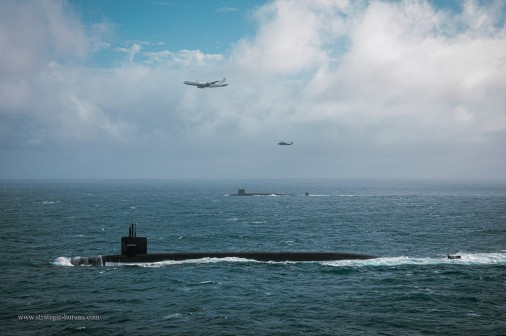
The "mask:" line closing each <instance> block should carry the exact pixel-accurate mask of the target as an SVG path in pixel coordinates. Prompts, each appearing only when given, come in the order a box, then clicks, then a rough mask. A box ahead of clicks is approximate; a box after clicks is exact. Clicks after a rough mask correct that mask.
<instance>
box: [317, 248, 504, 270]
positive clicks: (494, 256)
mask: <svg viewBox="0 0 506 336" xmlns="http://www.w3.org/2000/svg"><path fill="white" fill-rule="evenodd" d="M455 255H458V256H460V258H459V259H448V256H447V255H440V256H437V257H408V256H400V257H387V258H376V259H367V260H336V261H323V262H322V264H323V265H326V266H336V267H350V266H351V267H361V266H372V267H374V266H403V265H438V264H449V265H453V264H455V265H506V252H505V251H501V252H496V253H455Z"/></svg>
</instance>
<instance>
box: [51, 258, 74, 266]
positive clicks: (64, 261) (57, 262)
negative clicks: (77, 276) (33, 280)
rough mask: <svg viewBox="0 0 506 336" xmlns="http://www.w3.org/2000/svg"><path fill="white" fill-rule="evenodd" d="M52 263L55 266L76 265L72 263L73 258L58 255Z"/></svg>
mask: <svg viewBox="0 0 506 336" xmlns="http://www.w3.org/2000/svg"><path fill="white" fill-rule="evenodd" d="M51 264H53V265H55V266H74V265H72V259H71V258H67V257H58V258H56V259H55V260H54V261H53V262H52V263H51Z"/></svg>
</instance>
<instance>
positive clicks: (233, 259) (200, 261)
mask: <svg viewBox="0 0 506 336" xmlns="http://www.w3.org/2000/svg"><path fill="white" fill-rule="evenodd" d="M221 262H223V263H224V262H258V261H256V260H251V259H244V258H236V257H227V258H201V259H186V260H164V261H157V262H152V263H121V262H119V263H115V262H106V263H105V266H139V267H153V268H160V267H167V266H176V265H186V264H212V263H221Z"/></svg>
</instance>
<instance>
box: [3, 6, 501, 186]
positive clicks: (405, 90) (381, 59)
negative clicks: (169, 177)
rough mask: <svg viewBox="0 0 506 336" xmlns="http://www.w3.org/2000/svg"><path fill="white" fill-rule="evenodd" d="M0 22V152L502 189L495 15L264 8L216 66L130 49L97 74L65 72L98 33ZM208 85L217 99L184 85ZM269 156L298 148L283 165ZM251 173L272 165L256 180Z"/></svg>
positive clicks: (62, 25) (198, 58) (39, 11)
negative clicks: (472, 183)
mask: <svg viewBox="0 0 506 336" xmlns="http://www.w3.org/2000/svg"><path fill="white" fill-rule="evenodd" d="M0 6H2V7H3V8H0V13H5V12H6V11H5V10H4V9H6V8H7V9H9V10H11V13H15V15H14V16H16V17H17V18H16V19H13V18H7V17H6V16H5V14H3V15H2V14H0V19H1V20H0V50H1V51H2V52H0V74H8V76H4V77H2V79H0V118H1V119H0V120H1V121H2V122H1V124H2V125H3V126H2V127H0V145H1V147H2V148H10V147H13V148H14V147H15V145H14V143H19V144H23V146H28V147H30V146H39V147H40V146H44V144H54V143H55V142H61V143H62V144H64V143H65V142H69V139H73V141H76V142H78V143H85V144H86V143H88V144H90V146H95V144H98V143H100V144H101V146H100V147H107V146H106V145H105V144H109V145H110V146H120V147H121V146H123V144H124V143H128V144H129V146H131V148H137V151H138V153H142V155H144V156H145V158H146V161H147V162H149V164H150V165H151V166H153V167H159V168H158V170H157V169H155V168H153V170H150V171H156V172H158V174H160V175H159V176H166V175H164V174H175V175H178V174H179V175H180V176H183V175H184V176H191V175H192V174H200V172H201V171H202V170H201V168H200V169H198V168H197V167H196V165H199V164H197V163H199V162H200V163H201V162H207V163H206V164H208V165H209V167H210V170H209V174H210V176H220V174H222V175H221V176H222V177H224V176H234V174H239V173H237V172H238V171H243V172H245V174H246V172H247V173H248V174H252V175H244V176H246V177H248V176H270V175H269V174H274V175H276V174H279V175H281V176H284V175H283V174H284V173H285V172H286V171H287V170H288V168H290V171H293V174H294V176H303V177H321V176H334V177H341V176H352V177H356V174H362V176H371V177H376V176H380V177H395V176H405V177H409V176H415V177H416V176H418V177H423V176H429V177H437V176H443V177H444V176H451V174H450V173H451V172H452V171H454V170H455V169H459V167H460V171H459V172H460V174H461V175H462V176H463V177H465V176H474V177H476V176H482V177H486V176H488V175H487V174H493V176H495V177H503V178H505V177H506V176H505V175H504V173H501V171H504V170H506V159H505V158H504V157H505V155H504V151H505V150H506V148H505V147H506V145H505V144H504V143H502V142H501V139H504V137H505V134H506V113H505V110H506V98H505V97H506V48H505V47H504V46H505V45H506V28H505V23H504V22H505V19H504V16H505V9H504V5H501V3H500V2H494V3H492V5H489V6H487V5H481V4H480V3H479V2H473V1H469V2H466V3H464V5H463V9H462V11H461V12H458V13H457V12H452V11H449V10H438V9H436V8H434V7H433V6H432V5H431V4H430V3H428V2H426V1H402V2H386V1H371V2H356V1H338V0H326V1H284V0H279V1H272V2H268V3H266V4H265V5H264V6H262V7H260V8H258V9H256V10H255V11H254V13H253V14H252V18H253V19H254V20H256V22H257V24H258V28H257V32H256V34H255V35H254V36H253V37H250V38H244V39H242V40H239V41H237V43H235V44H234V45H232V47H231V50H230V53H229V54H228V55H222V54H206V53H204V52H202V51H200V50H179V51H171V50H162V51H152V48H155V47H154V46H153V45H150V44H142V47H141V43H140V42H132V44H131V46H130V47H129V48H124V49H122V50H121V51H122V52H124V53H125V54H126V59H127V61H128V62H123V63H121V64H120V65H118V66H116V67H112V68H106V69H93V68H88V67H86V66H83V65H79V66H77V65H75V63H73V62H66V60H68V59H82V57H83V56H84V55H86V54H87V53H88V52H91V51H96V50H99V49H100V48H104V47H106V46H108V45H109V44H108V42H105V41H104V40H101V39H100V36H101V35H100V34H102V33H104V34H107V33H109V32H110V29H111V25H110V24H104V26H101V25H100V24H97V23H95V25H97V26H95V28H89V27H88V28H87V27H84V26H83V24H82V23H80V21H79V20H78V18H77V17H76V16H75V14H72V13H73V12H72V11H71V10H70V8H69V7H68V6H65V5H64V3H60V2H58V3H55V2H51V1H44V2H41V3H40V4H39V3H32V2H30V3H23V2H22V3H17V2H2V5H0ZM48 11H49V12H48ZM67 13H70V14H72V15H67ZM47 18H49V21H51V22H53V24H52V25H50V26H48V25H47V24H46V23H45V20H46V19H47ZM18 23H23V24H22V25H20V29H18V30H16V29H11V28H12V27H18ZM69 32H73V34H74V36H77V38H75V39H74V40H73V41H70V39H71V36H70V34H69ZM93 32H94V33H93ZM18 54H19V55H20V57H21V58H22V61H20V62H19V63H16V62H17V61H15V60H14V59H15V56H16V55H18ZM35 55H36V56H35ZM62 58H63V59H62ZM222 77H227V78H228V81H229V83H230V85H229V86H228V87H226V88H220V89H204V90H200V89H195V88H193V87H188V86H185V85H183V84H182V82H183V81H184V80H219V79H221V78H222ZM5 125H7V126H5ZM280 140H294V141H295V145H296V146H293V147H292V148H291V151H290V152H289V151H284V152H282V154H281V152H280V151H279V148H277V146H276V145H275V143H276V142H277V141H280ZM69 143H72V141H70V142H69ZM62 146H64V145H62ZM100 147H96V148H95V147H94V148H95V149H96V150H97V152H100V151H101V150H102V148H100ZM121 148H123V147H121ZM119 152H124V151H121V150H120V151H119ZM150 153H151V154H150ZM160 153H165V154H167V155H168V156H167V157H166V158H164V156H163V155H161V154H160ZM454 153H459V154H458V155H457V154H454ZM501 153H502V156H501ZM169 154H170V155H169ZM441 158H445V159H444V160H442V159H441ZM306 160H307V161H306ZM173 161H180V162H181V163H180V164H175V163H174V162H173ZM260 161H261V162H270V164H267V163H266V164H265V165H260V166H258V169H255V168H254V167H256V163H255V162H260ZM234 162H235V163H236V165H234ZM476 162H483V164H482V165H481V166H480V165H479V164H477V163H476ZM240 163H242V164H244V166H241V164H240ZM471 163H472V164H471ZM118 164H120V163H118ZM374 164H378V167H379V168H378V169H375V168H374ZM240 166H241V167H243V168H244V167H245V166H247V167H250V168H248V169H244V170H241V169H239V170H237V168H238V167H240ZM359 166H360V168H359ZM168 167H179V168H168ZM182 167H184V168H182ZM192 167H195V168H194V170H192ZM294 167H296V168H294ZM324 167H325V168H324ZM466 167H469V168H466ZM211 168H212V169H211ZM138 169H142V165H141V164H140V163H139V167H138ZM424 169H427V172H426V173H425V175H424ZM479 169H482V171H480V170H479ZM358 172H360V173H358ZM213 174H214V175H213ZM227 174H228V175H227ZM396 174H397V175H396ZM236 176H239V175H236Z"/></svg>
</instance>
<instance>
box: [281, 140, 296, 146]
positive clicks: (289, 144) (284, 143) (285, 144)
mask: <svg viewBox="0 0 506 336" xmlns="http://www.w3.org/2000/svg"><path fill="white" fill-rule="evenodd" d="M292 144H293V141H292V142H290V143H288V142H284V141H281V142H278V145H280V146H291V145H292Z"/></svg>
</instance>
